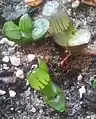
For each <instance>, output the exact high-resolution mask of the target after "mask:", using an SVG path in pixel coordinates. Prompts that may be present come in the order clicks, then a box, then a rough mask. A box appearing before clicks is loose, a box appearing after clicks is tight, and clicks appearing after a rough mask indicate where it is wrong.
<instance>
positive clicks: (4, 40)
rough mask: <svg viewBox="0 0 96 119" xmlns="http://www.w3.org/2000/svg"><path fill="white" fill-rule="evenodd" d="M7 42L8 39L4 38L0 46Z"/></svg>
mask: <svg viewBox="0 0 96 119" xmlns="http://www.w3.org/2000/svg"><path fill="white" fill-rule="evenodd" d="M7 40H8V39H7V38H2V39H1V40H0V44H4V43H5V42H6V41H7Z"/></svg>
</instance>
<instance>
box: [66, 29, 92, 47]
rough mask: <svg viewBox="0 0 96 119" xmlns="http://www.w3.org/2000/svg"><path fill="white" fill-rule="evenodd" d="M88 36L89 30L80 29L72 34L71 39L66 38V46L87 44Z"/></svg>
mask: <svg viewBox="0 0 96 119" xmlns="http://www.w3.org/2000/svg"><path fill="white" fill-rule="evenodd" d="M90 37H91V35H90V32H89V31H88V30H87V29H80V30H78V31H77V32H75V34H73V36H72V38H71V39H69V40H68V46H80V45H83V44H87V43H88V42H89V40H90Z"/></svg>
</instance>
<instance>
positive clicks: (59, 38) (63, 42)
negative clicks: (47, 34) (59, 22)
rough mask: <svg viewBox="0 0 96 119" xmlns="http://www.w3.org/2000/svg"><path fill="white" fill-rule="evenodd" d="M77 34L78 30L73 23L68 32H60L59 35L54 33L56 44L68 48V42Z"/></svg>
mask: <svg viewBox="0 0 96 119" xmlns="http://www.w3.org/2000/svg"><path fill="white" fill-rule="evenodd" d="M75 32H76V29H75V28H74V27H73V25H72V23H71V22H70V25H69V27H68V29H67V30H63V31H60V32H58V33H55V32H54V33H53V36H54V40H55V42H56V43H57V44H58V45H60V46H62V47H68V46H69V44H68V41H69V40H70V39H71V38H72V36H73V35H74V33H75Z"/></svg>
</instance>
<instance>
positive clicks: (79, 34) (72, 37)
mask: <svg viewBox="0 0 96 119" xmlns="http://www.w3.org/2000/svg"><path fill="white" fill-rule="evenodd" d="M52 34H53V36H54V40H55V42H56V43H57V44H58V45H60V46H62V47H73V46H80V45H83V44H87V43H88V42H89V40H90V37H91V35H90V32H89V31H88V30H87V29H80V30H77V29H75V28H74V27H73V25H72V23H71V22H70V25H69V27H68V29H67V30H63V31H60V32H53V33H52Z"/></svg>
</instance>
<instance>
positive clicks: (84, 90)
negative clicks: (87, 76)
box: [79, 86, 86, 98]
mask: <svg viewBox="0 0 96 119" xmlns="http://www.w3.org/2000/svg"><path fill="white" fill-rule="evenodd" d="M79 93H80V98H82V95H83V94H84V93H86V89H85V86H82V87H81V88H80V89H79Z"/></svg>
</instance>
